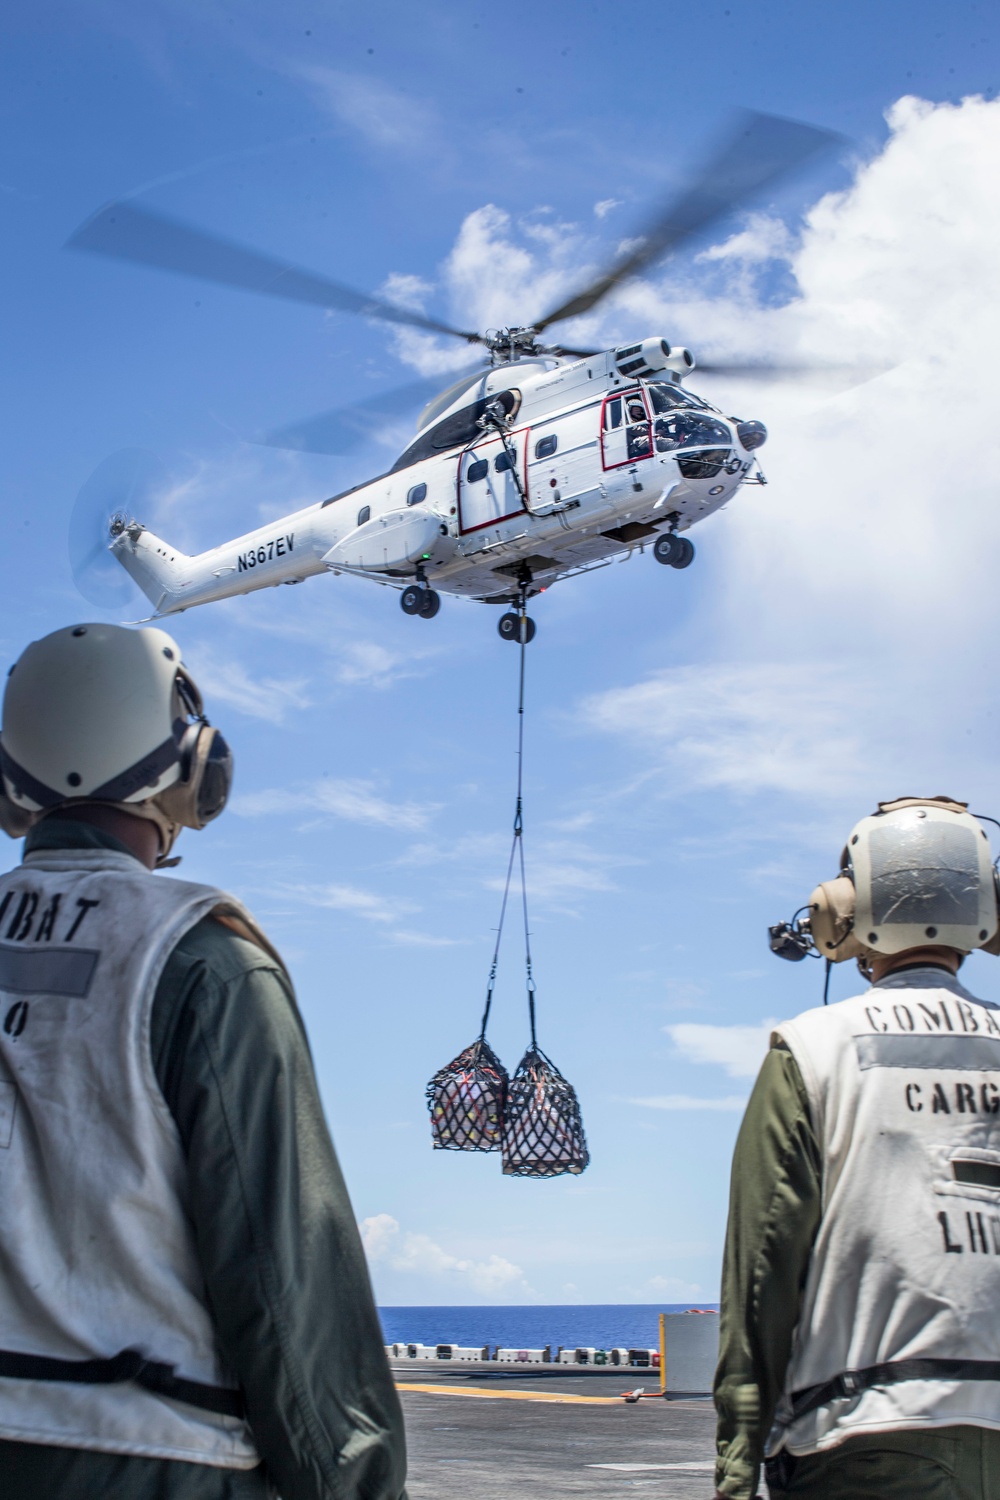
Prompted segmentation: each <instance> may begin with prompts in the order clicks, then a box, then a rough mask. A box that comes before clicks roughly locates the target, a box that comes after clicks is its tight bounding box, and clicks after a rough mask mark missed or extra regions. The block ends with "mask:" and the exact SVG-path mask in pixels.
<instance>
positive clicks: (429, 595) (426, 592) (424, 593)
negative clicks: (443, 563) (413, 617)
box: [417, 589, 441, 620]
mask: <svg viewBox="0 0 1000 1500" xmlns="http://www.w3.org/2000/svg"><path fill="white" fill-rule="evenodd" d="M440 608H441V595H440V594H439V593H437V592H436V591H435V590H434V589H422V590H421V597H420V605H419V607H418V609H417V614H418V615H419V616H420V618H421V619H422V620H433V618H434V616H435V615H436V614H437V612H438V610H439V609H440Z"/></svg>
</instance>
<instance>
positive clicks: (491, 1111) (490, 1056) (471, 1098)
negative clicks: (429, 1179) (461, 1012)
mask: <svg viewBox="0 0 1000 1500" xmlns="http://www.w3.org/2000/svg"><path fill="white" fill-rule="evenodd" d="M509 1082H510V1080H509V1078H508V1077H507V1070H506V1068H505V1067H504V1065H503V1063H502V1062H501V1061H500V1059H499V1058H498V1057H497V1055H496V1053H495V1052H494V1051H493V1049H492V1047H491V1046H490V1044H489V1043H488V1042H487V1041H486V1039H485V1037H482V1036H480V1037H479V1038H478V1040H476V1041H475V1042H473V1044H472V1046H471V1047H466V1049H465V1051H464V1052H460V1053H459V1054H458V1056H457V1057H456V1058H454V1060H453V1061H452V1062H450V1063H448V1065H447V1066H446V1067H444V1068H441V1070H440V1071H439V1072H437V1073H435V1074H434V1077H433V1078H432V1079H431V1081H430V1083H429V1084H428V1085H427V1107H428V1109H429V1110H430V1112H431V1135H432V1137H433V1140H434V1149H435V1150H436V1151H499V1150H500V1133H501V1130H502V1128H503V1114H504V1106H505V1104H506V1102H507V1089H508V1086H509Z"/></svg>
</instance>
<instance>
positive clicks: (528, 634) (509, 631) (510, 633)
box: [497, 613, 535, 645]
mask: <svg viewBox="0 0 1000 1500" xmlns="http://www.w3.org/2000/svg"><path fill="white" fill-rule="evenodd" d="M497 632H498V634H499V636H500V639H501V640H502V641H518V642H519V641H520V639H521V616H520V615H515V614H513V613H509V614H506V615H501V616H500V618H499V620H498V621H497ZM534 638H535V622H534V620H533V619H532V618H531V616H530V615H525V616H524V644H525V645H527V644H528V642H529V641H532V640H534Z"/></svg>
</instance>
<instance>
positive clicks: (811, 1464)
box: [715, 1046, 1000, 1500]
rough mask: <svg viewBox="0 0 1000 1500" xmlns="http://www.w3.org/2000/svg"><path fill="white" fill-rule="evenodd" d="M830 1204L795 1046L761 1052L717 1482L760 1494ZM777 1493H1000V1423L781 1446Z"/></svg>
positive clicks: (725, 1327) (740, 1191)
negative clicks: (787, 1450)
mask: <svg viewBox="0 0 1000 1500" xmlns="http://www.w3.org/2000/svg"><path fill="white" fill-rule="evenodd" d="M821 1203H822V1162H821V1160H820V1151H819V1145H818V1143H817V1140H816V1136H815V1134H814V1132H813V1127H812V1121H811V1119H810V1115H809V1101H808V1098H807V1095H806V1091H805V1086H804V1084H803V1082H802V1075H801V1074H800V1072H799V1069H798V1065H797V1064H796V1062H795V1060H794V1058H793V1057H792V1055H791V1053H790V1052H788V1051H787V1049H785V1048H784V1047H781V1046H779V1047H774V1048H772V1049H771V1051H770V1052H769V1053H768V1055H767V1057H766V1058H765V1059H764V1063H763V1066H762V1067H761V1070H760V1074H759V1075H758V1078H757V1082H756V1084H755V1085H754V1089H753V1093H752V1094H751V1096H750V1100H749V1103H748V1104H747V1109H746V1114H745V1115H744V1117H743V1123H742V1125H741V1127H740V1133H739V1137H738V1139H737V1142H736V1150H735V1153H734V1155H733V1171H732V1183H731V1187H730V1197H729V1224H728V1228H727V1231H726V1249H725V1256H724V1259H723V1266H722V1303H721V1312H722V1316H721V1319H720V1348H719V1365H718V1369H717V1370H716V1374H715V1405H716V1410H717V1412H718V1424H717V1451H718V1459H717V1462H716V1469H715V1483H716V1488H717V1489H718V1490H719V1492H720V1493H721V1494H723V1495H726V1496H728V1497H730V1500H752V1497H753V1496H754V1495H755V1494H756V1493H757V1484H758V1476H759V1473H760V1465H761V1461H762V1459H763V1453H764V1442H765V1440H766V1438H767V1434H768V1432H769V1431H770V1428H771V1423H772V1421H773V1418H774V1409H775V1406H776V1405H777V1401H778V1397H779V1396H780V1394H781V1391H782V1388H783V1386H784V1381H785V1371H786V1369H787V1367H788V1361H789V1357H790V1354H791V1348H792V1335H793V1333H794V1331H795V1325H796V1323H797V1322H798V1317H799V1308H800V1305H801V1301H802V1292H803V1288H804V1286H805V1280H806V1273H807V1271H808V1268H809V1258H810V1255H811V1253H812V1246H813V1241H814V1240H815V1238H816V1231H817V1228H818V1227H819V1221H820V1213H821ZM767 1470H768V1471H767V1479H768V1488H769V1491H770V1493H771V1495H772V1496H774V1497H778V1496H784V1495H790V1496H802V1497H803V1500H805V1497H808V1500H1000V1432H994V1431H992V1430H991V1429H988V1428H985V1427H971V1426H963V1427H935V1428H928V1429H927V1430H926V1431H907V1432H886V1433H881V1434H878V1433H876V1434H872V1435H868V1434H866V1435H865V1436H860V1437H851V1438H847V1439H845V1441H844V1442H843V1443H841V1444H840V1445H839V1446H838V1447H836V1448H833V1449H828V1450H826V1451H824V1452H823V1453H813V1454H806V1455H804V1456H803V1457H800V1458H795V1457H793V1456H792V1455H791V1454H782V1455H779V1457H778V1459H777V1460H776V1461H774V1462H771V1463H769V1464H768V1466H767Z"/></svg>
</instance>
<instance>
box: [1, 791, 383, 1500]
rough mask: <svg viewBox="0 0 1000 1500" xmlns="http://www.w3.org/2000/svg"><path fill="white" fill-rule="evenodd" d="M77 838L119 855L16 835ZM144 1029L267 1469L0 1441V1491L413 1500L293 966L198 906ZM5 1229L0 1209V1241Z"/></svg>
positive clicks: (48, 822) (180, 1498)
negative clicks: (408, 1496) (202, 914)
mask: <svg viewBox="0 0 1000 1500" xmlns="http://www.w3.org/2000/svg"><path fill="white" fill-rule="evenodd" d="M86 848H108V849H115V850H117V851H119V852H124V853H128V852H129V851H128V850H127V849H125V846H124V845H123V844H121V843H120V842H119V841H118V840H117V839H114V838H111V837H110V836H109V835H107V834H104V833H101V832H99V831H98V830H97V829H95V828H92V827H90V826H88V825H86V824H83V823H76V822H69V821H62V822H60V821H58V820H56V819H55V818H52V817H50V818H47V819H45V820H44V821H43V822H42V823H40V824H39V825H38V826H37V827H36V828H35V829H33V830H32V832H31V833H30V834H29V835H28V838H27V839H26V841H25V852H26V853H27V852H29V851H31V850H37V849H86ZM137 940H139V935H138V934H137ZM151 1032H152V1034H151V1051H152V1058H153V1065H154V1068H155V1071H156V1077H157V1080H158V1082H159V1085H160V1088H161V1089H162V1091H163V1095H164V1098H165V1099H166V1101H167V1104H168V1105H169V1107H170V1111H171V1114H172V1115H173V1117H174V1119H175V1121H176V1122H177V1128H178V1131H179V1132H180V1137H181V1142H182V1146H183V1150H184V1154H185V1157H186V1160H187V1167H188V1187H189V1195H188V1199H187V1209H188V1213H189V1214H190V1217H191V1222H192V1225H193V1228H194V1233H195V1238H196V1241H197V1245H198V1253H199V1257H200V1260H201V1264H202V1269H203V1271H204V1276H205V1286H206V1290H207V1293H208V1302H209V1305H210V1307H211V1310H212V1313H213V1315H214V1317H215V1321H216V1324H217V1327H218V1335H219V1344H220V1347H221V1349H222V1352H223V1355H224V1358H225V1362H226V1364H227V1365H228V1367H229V1368H230V1369H231V1370H232V1371H233V1373H234V1374H235V1375H236V1377H237V1379H238V1380H239V1382H240V1385H241V1386H242V1389H243V1394H244V1397H245V1399H246V1405H247V1413H248V1420H249V1423H250V1427H251V1429H252V1431H253V1435H254V1440H255V1442H256V1444H257V1448H258V1450H259V1452H260V1454H261V1456H262V1458H263V1463H262V1464H261V1465H260V1467H258V1468H257V1469H252V1470H249V1471H248V1470H235V1469H220V1468H213V1467H210V1466H209V1465H206V1464H197V1463H185V1462H181V1461H178V1460H173V1459H156V1458H138V1457H123V1456H121V1455H119V1454H112V1453H99V1452H93V1451H90V1450H86V1451H85V1450H82V1449H75V1448H57V1447H50V1446H47V1445H43V1444H36V1443H24V1442H9V1441H8V1442H5V1441H0V1496H2V1497H3V1500H268V1497H273V1496H274V1495H275V1493H276V1492H280V1495H281V1497H282V1500H401V1497H404V1500H405V1491H404V1482H405V1475H406V1450H405V1440H404V1433H403V1419H402V1413H401V1411H400V1406H399V1400H398V1398H397V1395H396V1390H395V1387H394V1385H393V1381H392V1376H391V1374H390V1371H389V1367H388V1363H387V1361H386V1358H385V1349H384V1346H383V1342H382V1331H381V1328H380V1325H379V1320H378V1314H377V1312H376V1309H375V1305H374V1301H373V1299H372V1293H371V1287H370V1285H369V1281H368V1271H367V1266H366V1263H365V1258H364V1252H363V1250H362V1248H361V1242H360V1239H359V1237H358V1231H357V1226H356V1224H355V1220H354V1214H353V1212H352V1210H351V1204H350V1199H349V1198H348V1195H347V1189H346V1187H345V1185H344V1180H343V1178H342V1176H341V1174H340V1168H339V1166H338V1163H337V1158H336V1155H335V1153H334V1149H333V1144H332V1142H331V1140H330V1136H329V1132H328V1130H327V1126H326V1121H325V1119H324V1117H323V1108H322V1105H321V1103H320V1099H319V1094H318V1091H317V1088H316V1079H315V1075H314V1073H313V1067H312V1061H311V1059H310V1056H309V1046H308V1042H307V1041H306V1036H305V1032H304V1030H303V1027H302V1021H301V1019H300V1017H299V1013H298V1010H297V1008H296V1005H295V998H294V995H293V993H292V990H291V986H290V985H289V982H288V978H287V976H286V975H285V973H284V972H283V970H282V969H281V968H280V967H279V965H277V964H276V963H275V962H274V960H273V959H272V958H270V957H269V956H268V955H267V954H266V953H264V952H263V951H262V950H261V949H260V948H259V947H257V946H256V945H255V944H253V943H250V942H247V941H245V940H244V939H242V938H239V937H237V936H235V934H233V933H232V932H230V931H229V930H228V929H227V928H225V927H223V926H221V925H220V924H219V923H218V922H216V921H215V920H214V919H213V918H212V917H206V918H205V919H204V920H202V921H201V922H199V923H198V924H197V925H196V926H195V927H193V928H192V929H191V930H190V931H189V932H188V933H187V934H186V935H185V936H184V937H183V938H182V939H181V941H180V942H179V943H178V944H177V947H176V948H175V949H174V951H173V953H172V954H171V955H170V957H169V959H168V960H167V963H166V967H165V968H164V971H163V975H162V978H161V979H160V982H159V984H158V985H157V989H156V996H155V999H154V1002H153V1011H152V1028H151ZM2 1232H3V1218H2V1205H0V1251H2ZM0 1343H2V1337H0ZM112 1352H114V1351H112Z"/></svg>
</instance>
